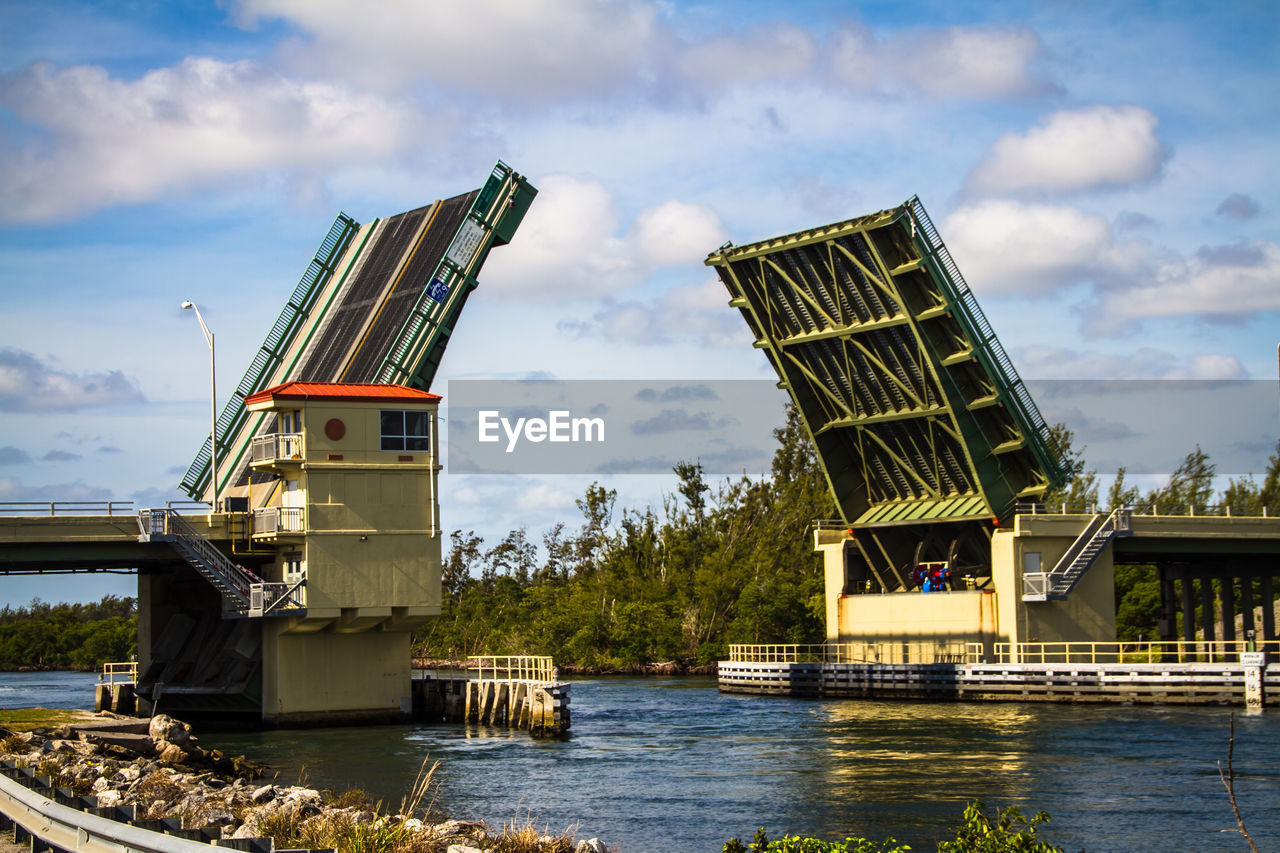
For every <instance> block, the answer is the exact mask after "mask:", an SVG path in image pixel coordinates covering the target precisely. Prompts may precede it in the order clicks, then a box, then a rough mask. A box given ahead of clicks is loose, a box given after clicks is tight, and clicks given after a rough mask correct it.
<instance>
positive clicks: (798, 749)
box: [0, 674, 1280, 853]
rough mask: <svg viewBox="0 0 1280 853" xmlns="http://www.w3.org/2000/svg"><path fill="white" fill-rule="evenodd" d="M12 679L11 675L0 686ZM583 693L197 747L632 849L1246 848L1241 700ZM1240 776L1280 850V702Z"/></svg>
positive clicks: (1250, 741) (319, 779)
mask: <svg viewBox="0 0 1280 853" xmlns="http://www.w3.org/2000/svg"><path fill="white" fill-rule="evenodd" d="M60 675H61V674H60ZM15 677H17V676H13V675H0V691H3V690H5V689H7V687H6V686H11V685H12V681H11V679H13V678H15ZM80 678H82V679H84V680H83V684H84V690H85V694H84V695H85V700H86V701H84V702H81V703H80V705H81V706H87V704H88V702H89V701H91V684H92V680H91V678H87V679H86V678H85V677H83V676H81V677H80ZM0 695H7V696H11V695H12V694H6V693H3V692H0ZM572 697H573V728H572V733H571V735H570V736H569V737H568V738H567V739H565V740H562V741H536V740H533V739H531V738H530V737H529V736H528V735H527V734H524V733H522V732H513V731H509V730H506V729H490V728H475V727H472V728H466V727H463V726H460V725H455V726H446V725H439V726H385V727H372V728H345V729H336V728H335V729H308V730H294V731H273V732H260V733H252V734H208V735H205V736H204V737H203V738H202V742H203V743H204V744H205V745H206V746H211V745H216V746H219V747H221V748H223V749H226V750H229V751H232V752H235V753H241V752H243V753H245V754H247V755H249V756H250V757H252V758H257V759H260V760H265V761H267V762H269V763H271V764H272V765H273V766H274V767H275V768H276V769H277V770H278V771H279V773H280V778H281V780H282V781H290V782H292V781H293V780H295V779H296V778H297V777H298V775H299V774H302V775H305V778H306V779H307V781H308V784H310V785H313V786H317V787H322V788H323V787H328V788H333V789H336V790H341V789H343V788H346V787H360V788H364V789H366V790H368V791H370V792H371V793H373V794H374V795H375V796H377V797H380V798H382V799H384V800H385V801H386V802H388V803H394V804H398V803H399V802H400V800H401V797H402V796H403V795H404V793H405V792H406V791H407V789H408V788H409V787H410V786H411V785H412V783H413V780H414V777H415V775H416V774H417V772H418V769H419V767H420V766H421V764H422V762H423V760H424V759H427V758H429V759H430V760H433V761H434V760H439V761H440V762H441V767H440V770H439V772H438V774H437V778H438V779H439V781H440V788H439V795H438V801H437V802H438V805H440V806H441V807H442V808H443V809H444V810H445V811H446V812H448V813H449V814H451V815H452V816H456V817H474V818H481V819H483V820H486V821H488V822H489V823H490V824H492V825H501V824H502V823H503V822H504V821H511V820H515V819H521V820H522V819H524V818H525V817H526V816H528V815H532V816H533V817H534V818H535V819H536V821H537V822H538V824H539V825H546V826H548V827H549V828H550V829H551V830H554V831H561V830H564V829H566V828H568V827H576V833H577V835H578V836H579V837H580V838H587V837H591V836H598V837H600V838H601V839H602V840H604V841H606V842H608V843H610V844H617V845H619V846H620V847H621V849H622V850H623V851H625V853H642V851H717V850H719V849H720V847H721V845H722V844H723V843H724V841H725V839H727V838H728V837H729V836H732V835H738V836H743V837H749V836H750V835H751V833H752V832H753V831H754V830H755V828H756V827H757V826H765V827H766V828H767V829H768V830H769V831H770V833H771V834H781V833H783V832H791V833H803V834H809V835H818V836H822V837H826V838H843V837H845V836H846V835H851V834H856V835H865V836H869V837H871V838H875V839H880V838H883V837H885V836H889V835H893V836H895V837H896V838H897V839H898V840H899V841H901V842H907V843H910V844H911V845H912V846H913V847H914V848H915V849H916V850H922V851H924V850H932V849H933V848H934V846H935V842H936V841H937V840H939V839H941V838H945V837H947V829H948V828H949V827H950V826H952V825H954V824H955V823H956V822H957V820H958V819H959V817H960V813H961V811H962V810H963V808H964V803H965V802H966V801H967V800H970V799H975V798H981V799H983V800H985V801H987V803H988V804H999V805H1010V804H1012V805H1017V806H1019V807H1021V808H1022V809H1023V810H1024V812H1034V811H1036V810H1039V809H1043V810H1045V811H1048V812H1049V813H1050V814H1051V815H1052V817H1053V821H1052V823H1051V824H1050V825H1049V827H1048V828H1047V829H1046V833H1045V837H1047V838H1048V839H1049V840H1050V841H1052V842H1054V843H1057V844H1060V845H1062V846H1063V847H1065V848H1066V849H1067V850H1079V849H1087V850H1090V851H1095V853H1098V852H1099V851H1108V850H1116V851H1135V850H1144V851H1145V850H1195V851H1200V850H1224V851H1225V850H1242V849H1245V846H1244V844H1243V842H1242V839H1241V838H1240V836H1239V834H1237V833H1233V832H1231V831H1230V830H1232V829H1234V827H1235V819H1234V817H1233V816H1232V814H1231V808H1230V805H1229V803H1228V801H1227V796H1226V792H1225V790H1224V788H1223V786H1222V783H1221V782H1220V781H1219V778H1218V769H1217V762H1218V761H1219V760H1221V761H1222V762H1223V763H1224V765H1225V760H1226V754H1227V725H1228V715H1229V714H1230V712H1231V710H1232V709H1229V708H1220V707H1208V708H1199V707H1198V708H1183V707H1174V706H1166V707H1149V706H1146V707H1134V706H1123V705H1116V706H1111V705H1076V706H1066V705H1034V704H1004V703H1001V704H996V703H989V704H988V703H932V702H931V703H922V702H861V701H810V700H795V699H782V698H772V697H769V698H766V697H749V696H731V695H723V694H720V693H718V692H717V691H716V688H715V682H714V681H712V680H709V679H632V678H622V679H594V680H584V681H575V682H574V683H573V687H572ZM12 704H13V703H12V700H11V705H10V706H11V707H12ZM25 704H49V703H48V702H44V701H31V702H28V703H25ZM1235 769H1236V790H1237V797H1238V799H1239V802H1240V807H1241V811H1242V812H1243V814H1244V817H1245V821H1246V824H1247V826H1248V827H1249V830H1250V832H1251V833H1252V834H1253V836H1254V839H1255V841H1257V842H1258V846H1259V848H1260V849H1262V850H1268V849H1272V850H1275V849H1280V708H1275V709H1273V710H1269V711H1267V712H1265V713H1264V714H1261V715H1256V716H1246V715H1245V714H1243V713H1240V712H1238V713H1237V715H1236V749H1235ZM952 837H954V836H952Z"/></svg>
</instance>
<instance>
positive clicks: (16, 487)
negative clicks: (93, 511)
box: [0, 477, 115, 501]
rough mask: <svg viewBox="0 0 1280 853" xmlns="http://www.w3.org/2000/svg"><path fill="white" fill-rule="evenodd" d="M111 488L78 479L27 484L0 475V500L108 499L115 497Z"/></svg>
mask: <svg viewBox="0 0 1280 853" xmlns="http://www.w3.org/2000/svg"><path fill="white" fill-rule="evenodd" d="M114 497H115V495H114V494H112V492H111V490H110V489H104V488H101V487H99V486H89V485H86V484H85V483H83V482H81V481H79V480H77V481H76V482H74V483H59V484H50V485H45V486H26V485H23V483H22V481H21V480H17V479H15V478H13V477H0V500H6V501H106V500H111V499H112V498H114Z"/></svg>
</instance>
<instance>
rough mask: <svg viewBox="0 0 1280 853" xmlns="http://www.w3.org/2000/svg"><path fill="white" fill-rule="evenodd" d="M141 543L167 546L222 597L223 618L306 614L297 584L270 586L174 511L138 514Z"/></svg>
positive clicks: (142, 512)
mask: <svg viewBox="0 0 1280 853" xmlns="http://www.w3.org/2000/svg"><path fill="white" fill-rule="evenodd" d="M138 541H139V542H166V543H168V544H169V545H170V547H172V548H173V550H174V551H176V552H177V553H178V554H180V555H181V556H182V558H183V559H184V560H185V561H186V562H187V564H188V565H190V566H191V568H193V569H195V570H196V571H197V572H198V573H199V574H200V576H201V577H203V578H204V579H205V580H207V581H208V582H209V583H210V584H212V586H213V587H214V589H216V590H218V593H219V594H220V595H221V596H222V615H223V618H231V617H237V616H247V617H249V618H255V619H256V618H261V617H263V616H298V615H303V614H305V613H306V606H305V605H304V604H303V603H302V600H301V597H300V596H299V595H298V590H299V589H300V588H301V587H302V586H303V585H304V584H305V583H306V581H305V579H304V580H300V581H298V582H297V583H295V584H287V583H267V582H265V581H263V580H262V578H260V577H258V576H257V575H255V574H254V573H253V572H251V571H249V570H248V569H246V568H245V567H244V566H241V565H240V564H238V563H235V562H233V561H232V560H230V559H228V558H227V556H226V555H225V554H223V553H222V552H221V551H219V550H218V549H217V547H215V546H214V544H213V543H212V542H210V541H209V540H208V539H206V538H205V537H204V536H201V535H200V533H199V532H198V531H197V530H196V529H195V528H194V527H192V526H191V525H190V524H188V523H187V520H186V519H185V518H183V517H182V516H181V515H179V514H178V512H177V511H176V510H173V509H168V508H164V509H144V510H139V511H138Z"/></svg>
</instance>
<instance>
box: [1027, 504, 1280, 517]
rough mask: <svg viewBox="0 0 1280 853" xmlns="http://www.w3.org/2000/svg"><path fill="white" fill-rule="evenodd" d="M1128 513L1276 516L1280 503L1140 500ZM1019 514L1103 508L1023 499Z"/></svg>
mask: <svg viewBox="0 0 1280 853" xmlns="http://www.w3.org/2000/svg"><path fill="white" fill-rule="evenodd" d="M1125 509H1128V510H1129V512H1130V514H1132V515H1139V516H1171V517H1172V516H1182V517H1191V518H1199V517H1204V516H1208V517H1214V518H1280V507H1274V506H1271V507H1269V506H1248V505H1244V504H1202V505H1199V506H1197V505H1194V504H1162V503H1141V504H1133V505H1131V506H1128V507H1125ZM1014 511H1015V512H1017V513H1019V514H1021V515H1096V514H1098V513H1101V512H1105V511H1106V509H1105V508H1104V506H1103V505H1102V504H1097V503H1079V502H1075V503H1072V502H1067V501H1063V502H1060V503H1038V502H1035V501H1023V502H1021V503H1018V504H1017V505H1016V506H1015V507H1014Z"/></svg>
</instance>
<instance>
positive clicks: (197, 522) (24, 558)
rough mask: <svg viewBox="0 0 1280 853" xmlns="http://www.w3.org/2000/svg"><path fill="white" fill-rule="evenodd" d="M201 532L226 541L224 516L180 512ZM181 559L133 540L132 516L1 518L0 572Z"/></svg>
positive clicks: (124, 567) (108, 567) (161, 546)
mask: <svg viewBox="0 0 1280 853" xmlns="http://www.w3.org/2000/svg"><path fill="white" fill-rule="evenodd" d="M184 518H185V519H186V520H187V522H188V523H190V524H191V526H192V527H194V528H195V529H196V530H197V531H198V532H199V533H200V534H201V535H203V536H206V537H208V538H210V539H212V540H214V541H215V542H217V543H218V544H219V545H225V544H226V541H227V538H228V536H227V528H226V524H225V519H226V516H214V517H213V518H212V523H211V519H210V516H209V515H188V516H184ZM175 562H181V561H180V559H179V558H178V557H177V555H176V554H175V553H174V551H173V548H172V547H170V546H169V545H167V544H165V543H145V542H139V541H138V521H137V518H136V517H135V516H132V515H75V516H71V515H64V516H47V515H45V516H0V574H34V573H64V574H65V573H73V572H92V571H126V572H128V571H138V570H140V569H146V568H151V567H158V566H169V565H173V564H174V563H175Z"/></svg>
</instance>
